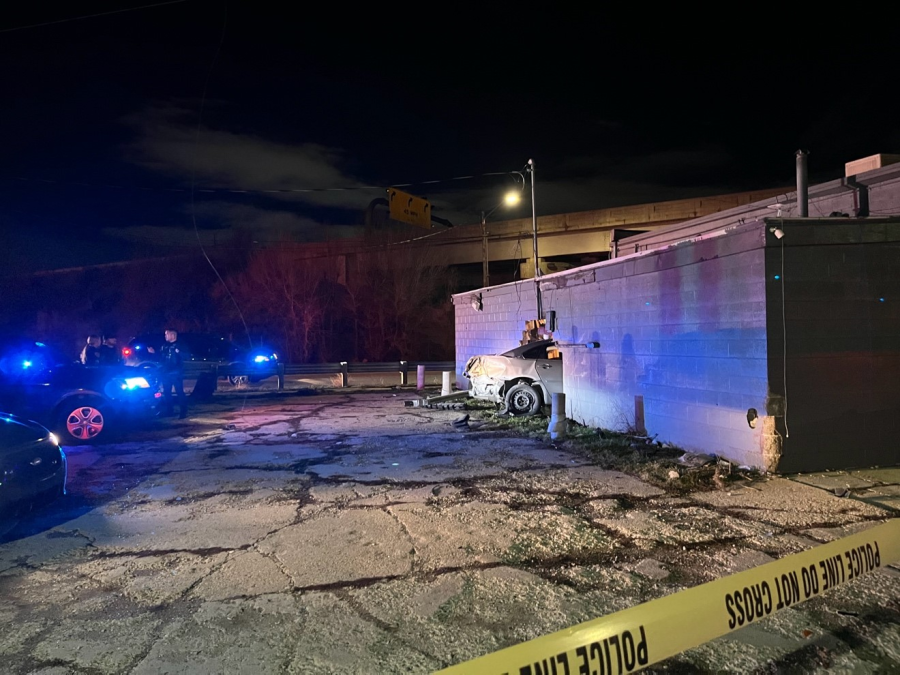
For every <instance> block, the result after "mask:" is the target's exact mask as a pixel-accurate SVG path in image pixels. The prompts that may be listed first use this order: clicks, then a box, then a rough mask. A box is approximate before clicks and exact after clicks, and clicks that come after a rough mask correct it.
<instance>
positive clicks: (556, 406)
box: [547, 393, 569, 441]
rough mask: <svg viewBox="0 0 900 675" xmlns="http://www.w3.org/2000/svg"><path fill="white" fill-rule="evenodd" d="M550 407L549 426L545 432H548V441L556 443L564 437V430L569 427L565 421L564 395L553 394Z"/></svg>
mask: <svg viewBox="0 0 900 675" xmlns="http://www.w3.org/2000/svg"><path fill="white" fill-rule="evenodd" d="M550 407H551V411H550V425H549V426H548V427H547V431H548V432H550V440H553V441H556V440H559V439H562V438H565V437H566V429H567V428H568V426H569V422H568V420H567V419H566V395H565V394H562V393H560V394H553V395H552V396H551V405H550Z"/></svg>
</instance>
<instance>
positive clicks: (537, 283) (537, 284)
mask: <svg viewBox="0 0 900 675" xmlns="http://www.w3.org/2000/svg"><path fill="white" fill-rule="evenodd" d="M525 170H526V171H527V172H528V173H530V174H531V233H532V234H531V243H532V248H533V255H534V297H535V300H536V301H537V320H538V321H540V320H541V316H542V315H543V313H544V310H543V303H542V302H541V280H540V279H539V276H540V264H539V263H538V230H537V211H536V210H535V207H534V160H533V159H529V160H528V164H526V165H525Z"/></svg>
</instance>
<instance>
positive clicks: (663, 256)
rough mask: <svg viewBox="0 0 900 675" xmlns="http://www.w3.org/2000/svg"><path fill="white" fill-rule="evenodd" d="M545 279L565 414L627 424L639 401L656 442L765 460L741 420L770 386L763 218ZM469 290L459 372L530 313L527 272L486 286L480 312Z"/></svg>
mask: <svg viewBox="0 0 900 675" xmlns="http://www.w3.org/2000/svg"><path fill="white" fill-rule="evenodd" d="M541 288H542V289H543V299H544V309H545V310H555V311H556V313H557V320H558V330H557V331H556V334H555V335H556V337H557V339H558V340H560V342H561V344H562V351H563V363H564V364H565V384H564V386H565V391H566V404H567V410H566V414H567V416H569V417H570V418H571V419H573V420H575V421H577V422H579V423H582V424H586V425H589V426H593V427H601V428H607V429H625V428H627V427H629V426H632V425H634V423H635V419H636V413H635V405H636V400H637V401H640V400H643V417H644V422H645V427H646V430H647V432H648V433H649V434H651V435H657V438H658V440H661V441H668V442H671V443H674V444H676V445H679V446H681V447H684V448H685V449H690V450H695V451H703V452H710V453H715V454H718V455H722V456H725V457H728V458H729V459H731V460H732V461H735V462H738V463H740V464H747V465H750V466H758V467H760V466H762V453H761V449H760V446H761V437H760V434H761V429H760V425H757V428H755V429H752V428H750V426H749V424H748V423H747V410H748V408H755V409H756V410H757V411H759V414H760V415H764V414H765V402H766V396H767V393H768V382H767V376H768V370H767V360H766V352H767V348H766V310H765V290H766V286H765V257H764V227H763V225H762V224H761V223H760V224H755V225H747V226H742V227H739V228H734V229H732V230H731V231H729V232H727V233H720V234H718V235H717V236H709V237H708V238H705V239H702V240H700V241H695V242H691V243H683V244H679V245H677V246H672V247H669V248H666V249H663V250H660V251H655V252H652V253H645V254H640V255H636V256H630V257H627V258H620V259H616V260H611V261H607V262H604V263H598V264H596V265H592V266H589V267H584V268H579V269H578V270H576V271H572V272H568V273H560V274H555V275H552V276H548V277H544V278H543V279H542V282H541ZM472 296H473V294H462V295H459V296H456V297H455V300H454V301H455V304H456V319H457V342H456V345H457V370H458V375H459V374H461V372H462V368H463V366H464V365H465V362H466V360H467V359H468V358H469V357H470V356H472V355H474V354H479V353H497V352H500V351H505V350H506V349H509V348H510V347H513V346H515V345H517V344H518V343H519V340H520V338H521V331H522V329H523V327H524V322H525V321H526V320H527V319H531V318H533V317H534V313H535V302H534V292H533V282H531V281H526V282H520V283H518V284H508V285H506V286H500V287H495V288H493V289H490V291H489V292H488V291H482V295H481V297H482V303H483V311H481V312H477V311H475V310H474V309H473V308H472V306H471V298H472ZM589 342H598V343H600V346H599V348H596V349H589V348H586V347H584V346H583V345H584V344H586V343H589ZM638 397H641V398H638Z"/></svg>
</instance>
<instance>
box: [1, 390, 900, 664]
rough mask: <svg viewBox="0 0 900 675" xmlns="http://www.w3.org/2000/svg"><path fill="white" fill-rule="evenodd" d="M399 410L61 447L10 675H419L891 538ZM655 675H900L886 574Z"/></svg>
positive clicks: (11, 549) (34, 528)
mask: <svg viewBox="0 0 900 675" xmlns="http://www.w3.org/2000/svg"><path fill="white" fill-rule="evenodd" d="M415 397H416V394H415V392H414V391H412V390H411V389H393V390H392V389H368V390H327V391H320V392H317V393H315V394H314V395H302V392H246V393H244V392H230V393H227V392H220V393H218V394H217V395H216V396H215V397H214V399H213V400H212V401H211V402H209V403H207V404H203V405H198V406H195V407H194V408H193V409H192V411H191V415H190V416H189V418H188V419H187V420H183V421H179V420H161V421H159V422H157V423H155V424H154V425H153V426H151V427H149V428H146V429H141V430H136V431H135V432H134V433H133V434H131V435H130V436H129V437H128V439H127V440H121V441H119V442H107V443H103V444H98V445H96V446H84V447H77V448H67V451H68V456H69V495H68V496H66V497H65V498H63V499H62V500H61V501H59V502H58V503H56V504H54V505H52V506H50V507H48V508H46V509H44V510H42V511H40V512H37V513H35V514H33V516H32V517H31V518H30V519H28V520H26V521H24V522H23V523H21V524H20V525H19V526H18V527H17V528H16V529H14V530H13V531H11V532H10V533H8V534H7V535H6V536H5V537H4V538H3V539H2V540H0V625H2V626H3V627H4V630H3V631H0V672H4V673H39V674H41V675H56V674H63V673H66V674H68V673H85V674H101V673H102V674H105V673H128V674H134V675H145V674H147V675H149V674H151V673H171V674H176V673H191V674H195V673H286V674H295V673H366V674H375V673H429V672H433V671H435V670H438V669H440V668H443V667H446V666H449V665H452V664H455V663H460V662H462V661H465V660H468V659H470V658H474V657H476V656H479V655H481V654H484V653H488V652H491V651H495V650H497V649H499V648H501V647H505V646H508V645H511V644H516V643H519V642H522V641H524V640H528V639H531V638H534V637H537V636H539V635H543V634H546V633H550V632H553V631H556V630H560V629H562V628H565V627H567V626H571V625H573V624H576V623H579V622H582V621H586V620H589V619H593V618H596V617H599V616H603V615H606V614H609V613H611V612H614V611H617V610H620V609H624V608H627V607H630V606H633V605H636V604H639V603H641V602H644V601H647V600H652V599H654V598H658V597H661V596H664V595H669V594H671V593H675V592H677V591H679V590H682V589H685V588H689V587H692V586H695V585H697V584H700V583H703V582H706V581H709V580H712V579H715V578H718V577H721V576H725V575H728V574H731V573H734V572H738V571H741V570H744V569H749V568H751V567H754V566H757V565H760V564H763V563H765V562H769V561H771V560H774V559H776V558H779V557H782V556H784V555H788V554H790V553H794V552H797V551H801V550H805V549H808V548H810V547H812V546H814V545H816V544H818V543H824V542H828V541H832V540H834V539H837V538H840V537H842V536H845V535H846V534H849V533H852V532H857V531H859V530H861V529H865V528H867V527H871V526H873V525H875V524H877V523H879V522H883V521H885V520H887V519H888V518H889V517H891V514H890V513H889V512H887V511H885V510H884V509H882V508H879V507H878V506H876V505H872V504H868V503H864V502H861V501H857V500H853V499H838V498H836V497H835V496H834V494H833V493H831V492H829V491H827V490H822V489H819V488H816V487H814V486H810V485H804V484H800V483H798V482H796V481H791V480H787V479H784V478H777V477H769V478H763V479H761V480H758V481H754V482H749V481H748V482H746V483H744V484H734V485H732V486H730V487H729V488H728V490H727V491H725V490H714V491H698V492H694V493H691V494H687V495H684V494H675V493H670V492H669V491H667V490H666V489H665V486H656V485H651V484H649V483H647V482H645V481H642V480H640V479H638V478H636V477H634V476H630V475H627V474H624V473H621V472H617V471H611V470H607V469H604V468H602V467H599V466H596V465H595V463H594V462H593V461H592V458H591V457H590V456H588V455H586V454H584V452H583V451H580V450H579V449H577V448H576V447H574V446H572V445H570V444H568V443H565V442H564V443H558V444H555V445H554V444H551V443H550V442H549V440H540V439H533V438H523V437H519V436H516V434H515V433H514V432H512V431H510V430H508V429H503V428H495V427H492V426H491V425H490V424H489V423H487V424H481V426H478V425H477V424H474V423H473V424H471V425H469V426H463V427H454V426H453V424H452V422H453V420H455V419H457V418H458V417H459V415H460V413H459V412H455V411H444V410H431V409H424V408H413V407H405V406H404V401H405V400H408V399H412V398H415ZM688 620H689V619H688ZM648 670H649V672H675V673H698V672H758V673H775V672H830V671H838V672H854V673H869V672H873V673H881V672H898V671H900V571H898V568H897V567H896V566H893V567H890V566H886V567H884V568H882V569H881V570H878V571H877V572H875V573H874V574H872V575H870V576H866V577H862V578H860V579H857V580H855V581H853V582H851V583H849V584H847V585H844V586H841V587H838V588H837V589H835V590H834V591H832V592H830V593H829V594H827V595H824V596H822V597H816V598H813V599H811V600H809V601H807V602H805V603H802V604H799V605H795V606H793V607H791V608H790V609H788V610H785V611H783V612H780V613H778V614H776V615H774V616H772V617H769V618H768V619H766V620H764V621H762V622H759V623H754V624H751V625H749V626H746V627H745V628H743V629H741V630H739V631H736V632H734V633H731V634H729V635H727V636H724V637H722V638H719V639H716V640H714V641H712V642H710V643H707V644H705V645H703V646H702V647H699V648H696V649H693V650H690V651H688V652H685V653H683V654H681V655H679V656H677V657H674V658H671V659H669V660H667V661H665V662H663V663H661V664H657V665H656V666H652V667H651V668H650V669H648Z"/></svg>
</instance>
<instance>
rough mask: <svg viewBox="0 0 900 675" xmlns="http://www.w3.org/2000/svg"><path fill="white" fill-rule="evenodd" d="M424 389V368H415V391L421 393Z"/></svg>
mask: <svg viewBox="0 0 900 675" xmlns="http://www.w3.org/2000/svg"><path fill="white" fill-rule="evenodd" d="M424 388H425V366H421V365H420V366H416V389H418V390H419V391H422V390H423V389H424Z"/></svg>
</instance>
